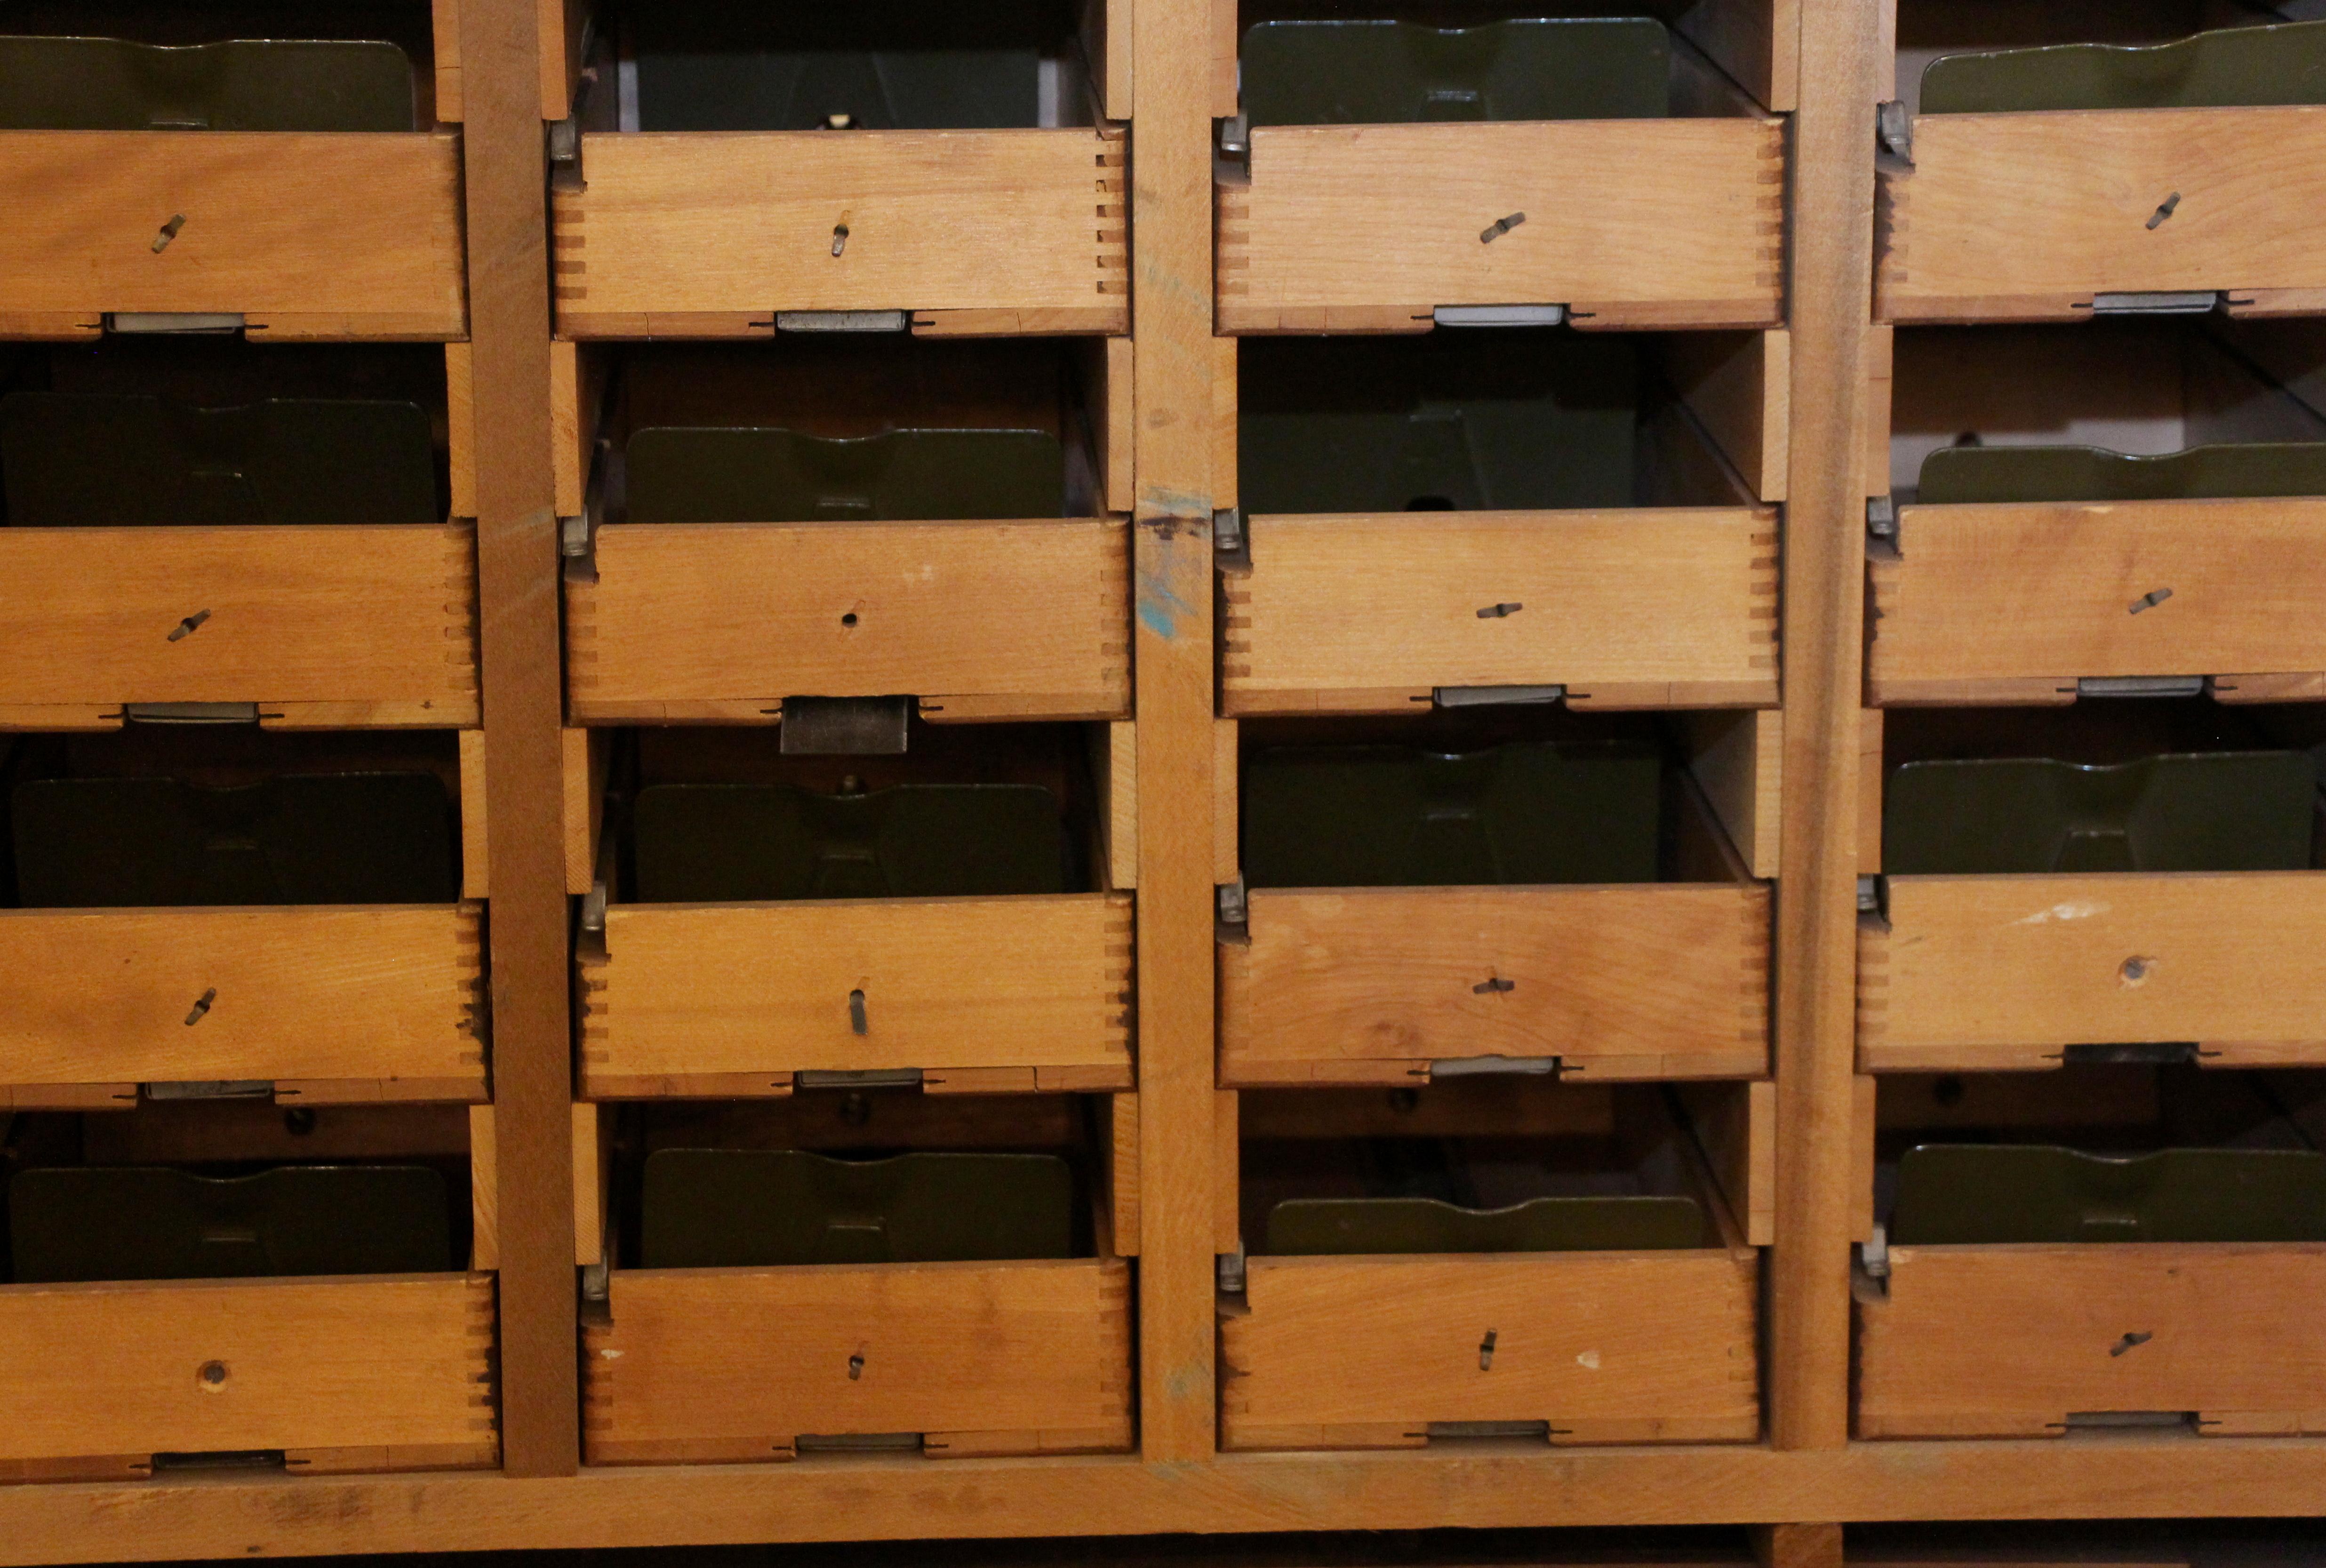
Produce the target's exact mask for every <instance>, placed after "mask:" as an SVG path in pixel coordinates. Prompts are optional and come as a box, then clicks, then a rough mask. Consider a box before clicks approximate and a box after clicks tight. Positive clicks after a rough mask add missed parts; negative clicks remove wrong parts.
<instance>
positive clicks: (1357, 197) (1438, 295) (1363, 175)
mask: <svg viewBox="0 0 2326 1568" xmlns="http://www.w3.org/2000/svg"><path fill="white" fill-rule="evenodd" d="M1783 182H1784V138H1783V130H1782V126H1779V125H1777V124H1776V123H1775V122H1772V121H1771V122H1763V121H1758V120H1747V119H1719V118H1708V119H1674V120H1624V121H1620V122H1616V121H1592V120H1565V121H1533V122H1527V123H1524V124H1485V125H1435V126H1428V125H1407V126H1261V127H1260V128H1258V129H1255V130H1254V131H1253V132H1252V133H1251V186H1250V188H1249V189H1244V188H1228V189H1223V191H1221V192H1220V199H1219V246H1218V254H1219V277H1220V285H1219V294H1220V299H1219V326H1220V330H1221V331H1225V332H1269V331H1331V330H1345V331H1394V330H1397V327H1396V322H1397V321H1398V319H1399V318H1400V317H1402V318H1403V319H1404V322H1405V327H1406V330H1417V329H1418V328H1419V327H1421V326H1426V324H1427V320H1428V316H1429V313H1430V311H1431V310H1432V308H1433V307H1435V306H1437V305H1462V304H1515V303H1540V304H1564V305H1567V306H1568V307H1569V308H1570V309H1572V310H1573V311H1574V312H1575V313H1576V314H1577V316H1578V317H1582V318H1585V319H1586V322H1587V324H1589V325H1593V326H1603V327H1612V326H1633V327H1649V326H1706V327H1711V326H1727V327H1767V326H1774V325H1776V324H1777V322H1778V319H1779V316H1780V308H1779V284H1780V281H1781V273H1782V267H1783V261H1784V195H1783V191H1784V183H1783ZM1521 212H1522V213H1525V214H1526V215H1527V217H1528V219H1529V221H1527V222H1525V223H1522V224H1518V225H1515V226H1513V227H1512V228H1511V229H1508V230H1506V231H1504V232H1503V233H1502V234H1500V235H1498V236H1496V237H1495V238H1493V241H1492V242H1491V243H1485V244H1482V243H1480V234H1481V232H1482V230H1483V229H1484V228H1485V227H1486V226H1487V225H1491V224H1493V223H1494V222H1495V221H1496V220H1497V219H1503V218H1505V217H1508V216H1511V215H1513V214H1517V213H1521Z"/></svg>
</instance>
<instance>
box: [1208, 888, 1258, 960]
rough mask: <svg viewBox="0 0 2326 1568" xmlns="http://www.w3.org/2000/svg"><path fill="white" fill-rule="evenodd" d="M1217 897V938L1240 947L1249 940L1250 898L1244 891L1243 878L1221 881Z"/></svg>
mask: <svg viewBox="0 0 2326 1568" xmlns="http://www.w3.org/2000/svg"><path fill="white" fill-rule="evenodd" d="M1217 898H1218V903H1219V909H1218V929H1217V931H1216V933H1215V935H1216V937H1217V939H1218V940H1220V941H1223V942H1233V943H1235V944H1237V945H1238V946H1240V947H1241V946H1243V945H1246V944H1249V943H1250V942H1251V897H1250V895H1249V894H1248V893H1247V892H1246V891H1245V889H1244V885H1243V879H1242V877H1238V878H1237V879H1236V880H1235V881H1233V882H1222V883H1221V884H1220V885H1219V890H1218V893H1217Z"/></svg>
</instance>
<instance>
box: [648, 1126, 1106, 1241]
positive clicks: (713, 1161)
mask: <svg viewBox="0 0 2326 1568" xmlns="http://www.w3.org/2000/svg"><path fill="white" fill-rule="evenodd" d="M1074 1206H1075V1180H1074V1171H1073V1170H1072V1169H1071V1168H1070V1167H1069V1166H1068V1165H1067V1164H1066V1162H1065V1161H1064V1160H1062V1159H1060V1158H1058V1157H1057V1156H1056V1155H1055V1154H988V1153H976V1154H955V1153H913V1154H898V1155H895V1156H892V1157H890V1158H889V1159H885V1160H836V1159H833V1158H832V1157H831V1156H829V1155H825V1154H817V1153H807V1152H805V1151H803V1150H796V1149H777V1150H767V1149H661V1150H657V1151H656V1152H655V1153H652V1154H649V1155H648V1156H647V1160H646V1166H645V1171H644V1187H643V1191H642V1194H641V1199H640V1208H639V1228H640V1237H639V1239H640V1244H641V1261H642V1263H643V1264H644V1265H645V1266H646V1267H647V1268H772V1267H780V1266H785V1265H795V1264H829V1263H981V1262H990V1261H997V1260H1001V1259H1010V1258H1062V1257H1068V1256H1071V1255H1073V1251H1074V1237H1075V1207H1074Z"/></svg>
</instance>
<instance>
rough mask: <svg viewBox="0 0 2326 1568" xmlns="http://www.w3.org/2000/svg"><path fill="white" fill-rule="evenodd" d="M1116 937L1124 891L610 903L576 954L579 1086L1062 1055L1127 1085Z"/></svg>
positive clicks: (1123, 920)
mask: <svg viewBox="0 0 2326 1568" xmlns="http://www.w3.org/2000/svg"><path fill="white" fill-rule="evenodd" d="M1130 949H1131V933H1130V895H1128V894H1109V893H1082V894H1066V895H1062V896H1057V897H1040V896H1028V897H1019V898H993V899H880V900H866V901H800V902H795V903H772V904H693V905H686V904H617V905H615V906H614V907H613V908H612V909H610V910H607V912H606V955H607V956H606V957H605V959H604V960H603V961H602V962H599V961H596V960H587V961H585V963H584V966H583V968H582V983H583V984H582V989H583V1002H584V1005H585V1011H584V1013H583V1020H582V1037H581V1060H582V1083H583V1087H584V1090H585V1092H588V1093H590V1094H591V1095H592V1096H593V1097H601V1098H602V1097H609V1088H608V1087H607V1086H608V1084H609V1083H610V1084H613V1085H633V1086H634V1085H635V1084H636V1082H637V1080H641V1079H650V1078H659V1077H664V1076H670V1077H679V1078H684V1077H687V1076H690V1075H696V1074H738V1075H740V1074H758V1075H761V1076H767V1075H772V1074H777V1073H790V1072H794V1071H797V1070H801V1069H810V1070H834V1069H838V1070H856V1069H875V1068H923V1069H937V1068H986V1067H1027V1068H1063V1067H1076V1068H1093V1069H1111V1070H1112V1072H1115V1073H1119V1074H1120V1075H1121V1085H1120V1086H1119V1087H1126V1088H1127V1087H1130V1017H1129V1000H1130V999H1129V989H1130V961H1131V952H1130ZM853 993H861V994H862V997H863V1003H864V1016H865V1021H866V1025H867V1029H866V1032H865V1033H863V1034H861V1035H860V1034H858V1033H856V1032H855V1031H854V1027H853V1020H852V1017H851V1006H850V1001H851V994H853ZM612 1092H615V1093H619V1092H622V1091H621V1090H619V1089H616V1090H613V1091H612Z"/></svg>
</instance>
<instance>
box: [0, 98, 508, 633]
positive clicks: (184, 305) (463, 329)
mask: <svg viewBox="0 0 2326 1568" xmlns="http://www.w3.org/2000/svg"><path fill="white" fill-rule="evenodd" d="M0 206H5V208H6V210H8V211H9V212H10V213H11V214H12V218H11V220H10V222H9V223H8V225H7V229H6V231H5V233H0V298H5V301H6V302H7V303H6V308H5V311H0V329H5V331H6V332H7V333H8V335H10V336H12V337H19V338H58V339H61V338H80V337H94V336H96V335H97V334H98V332H99V331H102V330H103V324H104V317H105V315H106V314H107V313H113V312H163V313H200V314H213V313H223V314H237V315H240V316H242V317H243V318H244V322H245V325H246V327H247V330H248V331H250V332H251V333H253V334H254V335H257V336H263V337H266V338H271V339H302V338H305V339H314V338H368V339H418V340H429V341H442V340H448V339H453V338H461V337H465V336H466V335H467V334H468V330H469V329H468V295H467V287H466V277H465V272H464V269H465V266H466V265H467V264H466V256H465V252H464V249H463V245H462V239H461V143H460V137H459V135H457V134H455V133H452V132H449V131H446V132H429V133H418V132H413V133H387V134H369V133H358V132H342V133H334V134H328V135H319V134H307V133H293V132H235V131H204V132H201V133H200V134H199V135H196V134H191V133H185V132H178V131H7V132H0ZM181 215H182V216H183V218H184V219H185V222H184V224H183V226H182V228H181V229H180V231H179V232H178V233H177V235H176V236H175V238H170V239H168V240H166V241H163V240H162V235H161V229H162V226H163V224H164V223H166V222H168V221H170V220H171V219H173V218H175V217H178V216H181ZM157 242H160V243H159V244H158V247H157ZM179 613H181V614H183V613H185V611H180V612H179Z"/></svg>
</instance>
